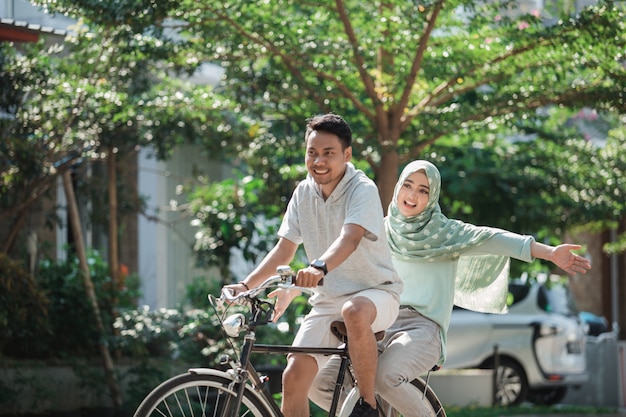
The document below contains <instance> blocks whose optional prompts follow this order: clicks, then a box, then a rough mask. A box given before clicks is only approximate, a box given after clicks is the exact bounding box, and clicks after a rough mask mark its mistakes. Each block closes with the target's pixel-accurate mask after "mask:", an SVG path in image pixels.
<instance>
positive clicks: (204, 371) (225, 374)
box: [187, 368, 359, 415]
mask: <svg viewBox="0 0 626 417" xmlns="http://www.w3.org/2000/svg"><path fill="white" fill-rule="evenodd" d="M187 372H188V373H190V374H196V375H216V376H220V377H222V378H226V379H230V380H233V373H232V372H228V371H226V372H225V371H220V370H217V369H212V368H191V369H189V370H188V371H187ZM246 385H247V388H246V390H247V391H248V392H250V393H252V395H254V396H255V397H257V398H258V399H259V400H260V401H261V402H263V403H264V404H265V405H266V406H267V408H268V409H269V410H271V409H272V405H270V403H269V401H270V400H269V399H268V398H266V397H265V395H263V394H262V393H261V392H259V391H258V390H256V389H254V387H253V386H252V385H251V384H250V383H249V381H248V382H247V383H246ZM358 399H359V397H357V400H358ZM351 410H352V409H351ZM348 415H349V414H348Z"/></svg>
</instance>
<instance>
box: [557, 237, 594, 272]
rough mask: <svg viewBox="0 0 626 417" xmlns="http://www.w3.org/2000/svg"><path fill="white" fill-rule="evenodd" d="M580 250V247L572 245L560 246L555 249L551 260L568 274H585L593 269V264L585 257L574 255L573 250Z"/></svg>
mask: <svg viewBox="0 0 626 417" xmlns="http://www.w3.org/2000/svg"><path fill="white" fill-rule="evenodd" d="M580 248H581V246H580V245H571V244H567V243H566V244H563V245H559V246H557V247H555V248H554V252H553V254H552V256H551V258H550V260H551V261H552V262H553V263H554V264H555V265H556V266H558V267H559V268H561V269H562V270H564V271H565V272H567V273H568V274H571V275H574V274H576V273H579V274H584V273H586V272H587V271H588V270H589V269H591V262H590V261H589V259H587V258H585V257H582V256H580V255H576V254H575V253H572V251H573V250H577V249H580Z"/></svg>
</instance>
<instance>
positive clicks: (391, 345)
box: [309, 160, 591, 416]
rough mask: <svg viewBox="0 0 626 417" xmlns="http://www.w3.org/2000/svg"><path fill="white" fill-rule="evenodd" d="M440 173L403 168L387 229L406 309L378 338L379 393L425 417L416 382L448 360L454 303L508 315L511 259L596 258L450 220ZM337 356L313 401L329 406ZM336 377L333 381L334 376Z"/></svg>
mask: <svg viewBox="0 0 626 417" xmlns="http://www.w3.org/2000/svg"><path fill="white" fill-rule="evenodd" d="M440 188H441V175H440V173H439V170H438V169H437V167H435V166H434V165H433V164H431V163H430V162H428V161H422V160H418V161H414V162H411V163H410V164H408V165H407V166H406V167H405V169H404V170H403V171H402V174H401V175H400V178H399V180H398V182H397V184H396V187H395V190H394V198H393V200H392V202H391V204H390V205H389V210H388V214H387V217H386V219H385V227H386V231H387V238H388V241H389V245H390V247H391V251H392V255H393V263H394V267H395V268H396V270H397V271H398V273H399V274H400V276H401V277H402V279H403V281H404V289H403V291H402V294H401V295H400V304H401V307H400V313H399V315H398V318H397V319H396V321H395V323H394V324H393V325H392V326H391V327H390V328H389V329H388V330H387V331H386V336H385V339H384V340H383V341H381V342H380V343H379V350H380V351H381V352H382V353H381V354H380V356H379V360H378V373H377V376H376V391H377V392H378V393H379V394H380V395H381V396H382V397H383V398H384V399H385V400H386V401H387V402H389V403H390V404H391V405H392V406H394V407H395V408H396V409H397V410H398V411H400V412H401V413H402V414H403V415H404V416H419V415H420V411H419V410H417V409H416V407H415V398H414V396H413V395H411V392H412V391H411V388H410V386H409V385H410V381H412V380H413V379H415V378H417V377H419V376H420V375H423V374H425V373H426V372H427V371H428V370H430V369H431V368H433V366H434V365H442V364H443V362H444V361H445V356H446V353H445V345H446V333H447V330H448V325H449V323H450V315H451V314H452V306H453V305H454V304H457V305H459V306H460V307H463V308H467V309H471V310H476V311H482V312H490V313H504V312H506V297H507V293H508V260H509V258H511V257H512V258H515V259H519V260H522V261H526V262H531V261H532V260H533V259H534V258H540V259H545V260H549V261H551V262H552V263H554V264H555V265H556V266H558V267H559V268H561V269H562V270H564V271H565V272H567V273H568V274H575V273H585V272H586V271H587V270H588V269H589V268H590V267H591V265H590V263H589V261H588V260H587V259H585V258H584V257H582V256H579V255H575V254H573V253H572V252H571V251H572V250H576V249H580V246H579V245H571V244H563V245H559V246H556V247H554V246H549V245H545V244H542V243H538V242H535V240H534V238H533V237H532V236H523V235H519V234H516V233H512V232H508V231H506V230H501V229H494V228H490V227H479V226H474V225H471V224H468V223H464V222H462V221H459V220H453V219H448V218H447V217H446V216H445V215H443V213H442V212H441V208H440V207H439V192H440ZM336 366H337V361H336V360H335V358H333V360H332V361H330V362H329V363H328V365H327V366H326V367H325V368H324V369H323V370H322V371H321V372H320V373H319V374H318V376H317V379H316V382H315V384H314V387H315V388H314V389H312V390H311V391H310V393H309V396H310V398H311V399H312V400H313V401H314V402H316V403H317V404H318V405H320V406H321V407H324V405H325V404H329V402H330V400H329V399H330V396H331V395H332V388H333V387H332V383H330V384H329V383H328V382H327V381H331V380H332V378H333V375H336V372H337V369H336ZM329 378H331V379H329Z"/></svg>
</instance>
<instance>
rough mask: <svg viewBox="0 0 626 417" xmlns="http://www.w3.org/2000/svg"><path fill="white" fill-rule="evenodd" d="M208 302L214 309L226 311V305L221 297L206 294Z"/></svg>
mask: <svg viewBox="0 0 626 417" xmlns="http://www.w3.org/2000/svg"><path fill="white" fill-rule="evenodd" d="M208 298H209V303H211V305H212V306H213V308H214V309H215V310H216V311H219V312H223V311H226V305H225V301H224V299H223V298H221V297H220V298H216V297H215V296H214V295H213V294H209V295H208Z"/></svg>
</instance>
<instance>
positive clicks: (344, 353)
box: [250, 344, 350, 416]
mask: <svg viewBox="0 0 626 417" xmlns="http://www.w3.org/2000/svg"><path fill="white" fill-rule="evenodd" d="M252 352H261V353H268V354H288V353H304V354H318V355H319V354H321V355H327V356H330V355H339V356H341V365H340V367H339V373H338V374H337V380H336V381H335V389H334V392H333V399H332V402H331V405H330V409H329V410H328V415H329V416H334V415H336V411H337V407H338V405H339V394H340V393H341V388H342V387H343V382H344V380H345V375H346V370H347V369H348V365H349V362H350V358H349V356H348V348H347V346H346V347H343V348H319V347H318V348H315V347H300V346H289V345H264V344H258V345H254V346H253V347H252ZM250 368H252V366H251V365H250ZM252 369H254V368H252ZM254 373H256V371H255V372H254ZM259 381H260V380H259ZM263 388H265V387H263ZM264 394H267V396H268V397H269V398H270V399H271V395H270V394H269V393H268V392H267V390H264ZM271 403H272V405H273V408H275V410H277V411H279V412H280V409H279V408H278V406H277V405H276V402H275V401H271ZM279 415H282V413H281V414H279Z"/></svg>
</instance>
